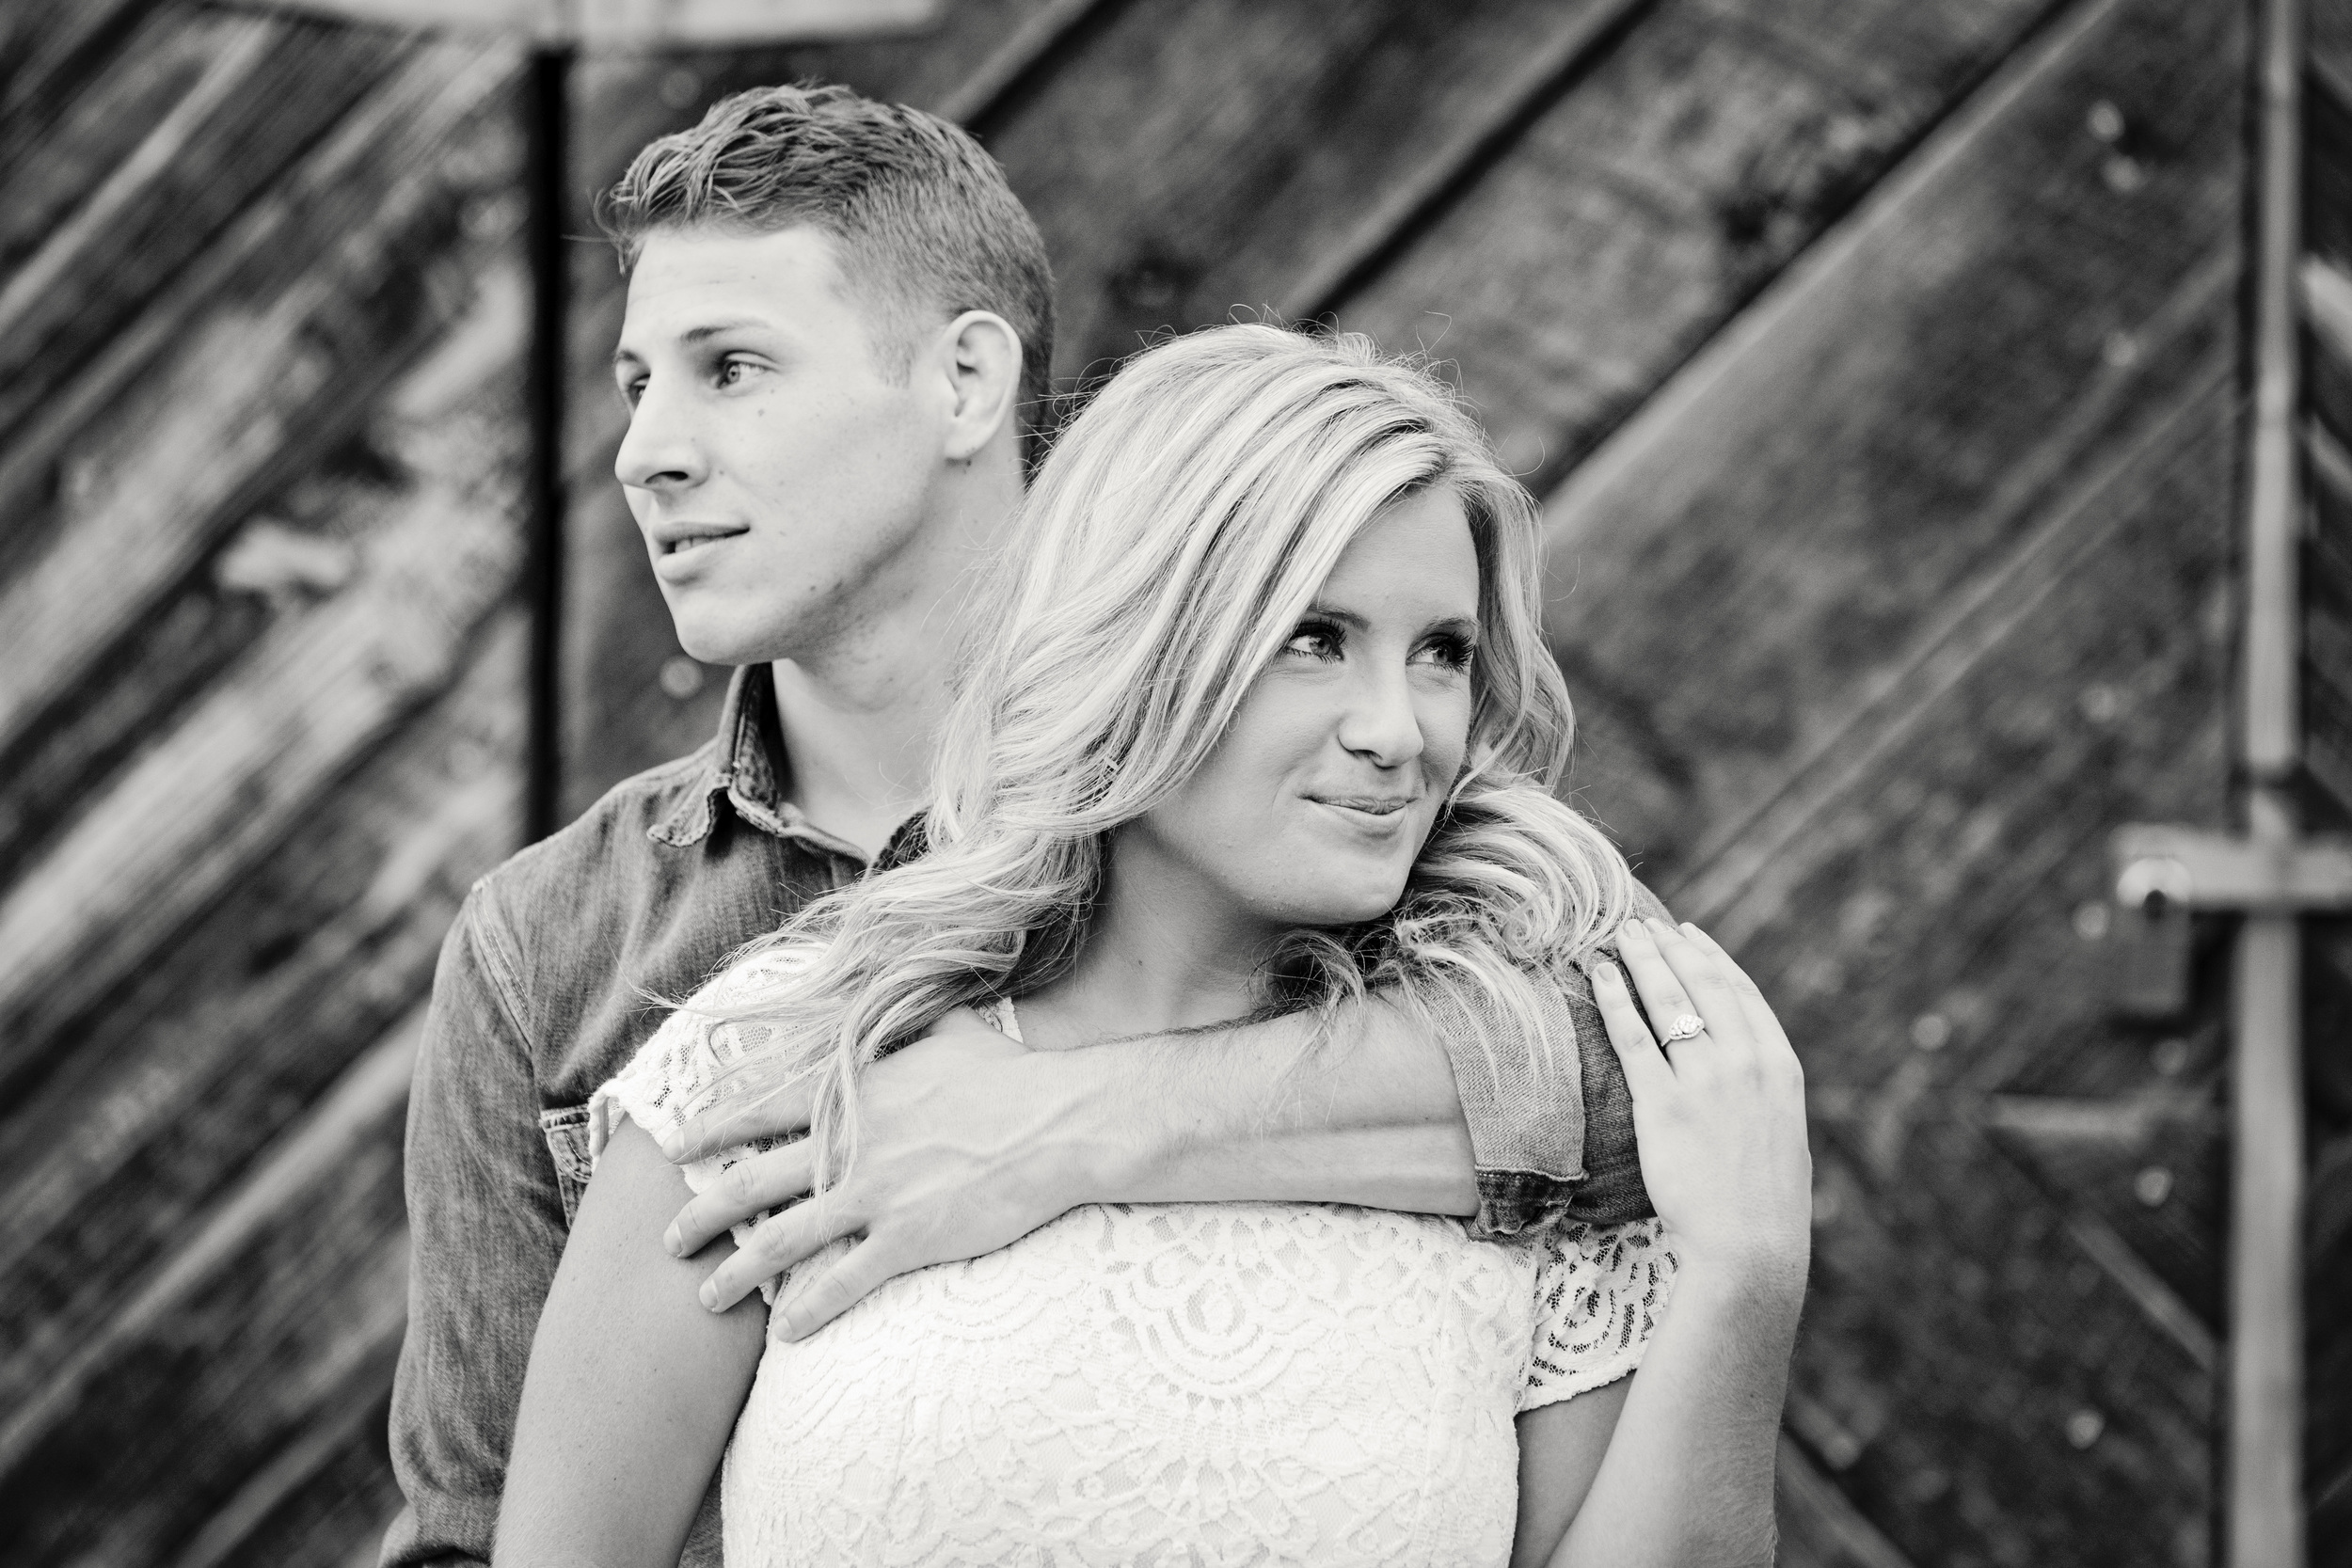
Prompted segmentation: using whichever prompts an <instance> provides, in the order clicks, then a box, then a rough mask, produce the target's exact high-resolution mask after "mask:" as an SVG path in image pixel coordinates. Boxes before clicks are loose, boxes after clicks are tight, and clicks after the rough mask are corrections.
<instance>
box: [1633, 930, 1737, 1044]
mask: <svg viewBox="0 0 2352 1568" xmlns="http://www.w3.org/2000/svg"><path fill="white" fill-rule="evenodd" d="M1677 941H1679V938H1678V937H1677ZM1681 945H1683V946H1684V947H1686V948H1687V947H1688V946H1689V944H1688V943H1687V942H1683V943H1681ZM1664 946H1665V943H1664V942H1663V941H1662V940H1661V932H1660V931H1659V928H1658V926H1657V923H1656V922H1653V921H1648V920H1629V921H1627V922H1626V923H1625V925H1624V926H1623V927H1619V929H1618V932H1617V951H1618V953H1619V954H1620V955H1621V956H1622V957H1623V958H1624V959H1625V967H1626V973H1627V974H1629V975H1630V976H1631V977H1632V980H1633V984H1634V986H1635V988H1636V989H1637V990H1640V992H1641V995H1642V1006H1644V1007H1645V1008H1647V1009H1648V1011H1649V1021H1650V1026H1651V1028H1653V1029H1654V1030H1656V1031H1657V1034H1658V1038H1659V1041H1660V1043H1661V1045H1663V1046H1664V1047H1665V1049H1666V1052H1667V1053H1668V1054H1669V1055H1672V1054H1673V1053H1675V1050H1676V1048H1677V1044H1678V1042H1677V1041H1676V1040H1673V1039H1670V1038H1668V1037H1669V1036H1670V1035H1671V1034H1672V1033H1673V1032H1674V1027H1675V1022H1676V1021H1677V1019H1681V1018H1685V1017H1691V1018H1696V1019H1698V1020H1699V1021H1700V1022H1703V1023H1705V1024H1706V1025H1707V1026H1708V1031H1709V1032H1710V1033H1712V1034H1713V1035H1714V1037H1716V1038H1717V1039H1722V1038H1723V1037H1724V1036H1723V1033H1722V1031H1721V1027H1720V1025H1721V1023H1722V1022H1723V1021H1722V1019H1721V1018H1720V1017H1719V1016H1718V1015H1720V1014H1722V1013H1723V1012H1724V1011H1725V1010H1726V1005H1727V1004H1726V1003H1725V1002H1724V1001H1720V1000H1719V1001H1718V1003H1717V1006H1716V1008H1715V1011H1714V1012H1713V1013H1710V1012H1708V1009H1707V1007H1706V1006H1705V1004H1704V1002H1703V1001H1702V999H1701V998H1700V997H1699V996H1698V995H1696V994H1694V988H1693V987H1692V984H1691V977H1690V976H1686V975H1685V974H1681V973H1678V972H1677V969H1676V968H1675V966H1674V965H1673V964H1671V963H1670V962H1668V961H1667V958H1666V954H1665V952H1664ZM1692 951H1695V950H1692ZM1694 967H1695V966H1694V965H1693V964H1692V962H1691V961H1690V959H1689V958H1688V957H1686V958H1684V961H1683V964H1682V968H1683V969H1685V970H1692V969H1694ZM1739 1037H1740V1036H1739V1035H1737V1034H1735V1035H1734V1036H1733V1038H1735V1039H1736V1038H1739Z"/></svg>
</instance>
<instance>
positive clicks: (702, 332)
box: [612, 316, 771, 368]
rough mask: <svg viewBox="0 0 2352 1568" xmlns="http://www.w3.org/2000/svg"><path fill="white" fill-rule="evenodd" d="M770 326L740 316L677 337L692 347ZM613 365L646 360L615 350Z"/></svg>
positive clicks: (711, 323)
mask: <svg viewBox="0 0 2352 1568" xmlns="http://www.w3.org/2000/svg"><path fill="white" fill-rule="evenodd" d="M769 325H771V324H770V323H767V322H764V321H761V320H760V319H759V318H758V317H756V316H739V317H737V318H735V319H733V320H731V321H719V322H707V323H705V324H704V325H701V326H690V327H688V328H687V329H686V330H685V331H683V332H681V333H679V334H678V335H677V341H679V342H681V343H684V344H687V345H688V346H690V347H691V346H692V345H693V344H696V343H700V342H706V341H708V340H710V339H712V338H717V337H720V336H722V335H723V334H725V333H729V332H741V331H744V330H747V329H758V328H765V327H767V326H769ZM612 363H613V365H614V367H615V368H618V367H619V366H622V365H640V364H643V363H644V356H641V355H639V354H638V353H637V351H636V350H634V349H630V348H615V349H614V350H613V351H612Z"/></svg>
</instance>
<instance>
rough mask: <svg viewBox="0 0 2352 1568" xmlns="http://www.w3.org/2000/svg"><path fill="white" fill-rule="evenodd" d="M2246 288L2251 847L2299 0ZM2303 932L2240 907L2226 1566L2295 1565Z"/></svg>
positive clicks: (2283, 560)
mask: <svg viewBox="0 0 2352 1568" xmlns="http://www.w3.org/2000/svg"><path fill="white" fill-rule="evenodd" d="M2262 16H2263V24H2264V28H2263V39H2262V44H2261V47H2262V61H2261V75H2260V86H2259V89H2258V90H2259V93H2260V105H2259V109H2260V116H2259V123H2260V125H2261V136H2262V142H2261V153H2260V155H2261V168H2260V182H2261V183H2260V192H2261V196H2260V201H2261V205H2260V219H2259V226H2258V230H2257V239H2256V253H2255V257H2254V265H2255V269H2256V270H2255V293H2254V377H2255V379H2254V415H2253V429H2252V433H2251V450H2250V452H2249V464H2248V471H2249V484H2250V495H2249V500H2248V508H2247V514H2248V548H2247V608H2246V643H2245V653H2246V657H2245V671H2246V688H2245V694H2244V702H2243V707H2242V718H2243V727H2242V733H2241V751H2240V755H2241V758H2242V760H2243V762H2244V764H2245V768H2246V776H2247V784H2248V789H2249V799H2248V802H2247V805H2248V816H2249V821H2248V828H2249V832H2250V834H2251V836H2252V837H2253V839H2254V840H2255V842H2256V843H2258V844H2259V843H2268V844H2279V845H2284V844H2286V843H2288V842H2290V841H2292V840H2293V838H2294V837H2295V833H2296V812H2295V807H2294V801H2293V799H2292V796H2291V794H2290V790H2291V787H2292V784H2293V782H2294V778H2295V772H2296V767H2297V764H2298V759H2299V756H2300V751H2301V736H2299V734H2298V733H2297V732H2298V723H2297V720H2298V718H2299V714H2298V711H2297V710H2298V705H2299V699H2298V692H2297V678H2296V677H2297V668H2296V661H2297V658H2298V657H2299V652H2300V650H2299V646H2298V644H2299V638H2298V636H2297V633H2298V630H2299V622H2300V619H2301V594H2300V592H2299V588H2298V584H2297V582H2296V578H2297V572H2296V551H2297V545H2298V541H2299V537H2300V534H2301V531H2302V530H2301V522H2302V500H2301V496H2300V494H2299V490H2300V486H2299V484H2298V480H2299V477H2300V452H2299V451H2298V441H2297V438H2296V416H2297V412H2298V405H2299V403H2300V401H2301V400H2300V388H2299V385H2298V383H2299V373H2298V372H2299V370H2300V365H2299V354H2300V342H2299V337H2300V334H2299V330H2298V315H2297V310H2296V263H2297V261H2298V260H2299V258H2300V256H2301V252H2302V222H2301V219H2302V210H2301V205H2302V194H2303V193H2302V156H2301V153H2302V81H2303V15H2302V5H2301V0H2264V5H2263V8H2262ZM2301 956H2302V954H2301V940H2300V928H2299V927H2298V925H2297V923H2296V918H2295V916H2293V915H2291V914H2250V915H2249V916H2247V918H2246V921H2245V924H2244V926H2243V927H2242V928H2241V929H2240V931H2239V935H2238V946H2237V954H2236V965H2235V972H2234V976H2233V978H2234V985H2233V999H2232V1023H2233V1036H2234V1041H2235V1050H2234V1052H2233V1061H2232V1074H2231V1109H2232V1117H2231V1123H2232V1125H2231V1132H2232V1142H2233V1167H2234V1180H2233V1182H2232V1184H2231V1226H2230V1386H2229V1398H2230V1442H2229V1462H2228V1463H2229V1470H2228V1502H2227V1506H2228V1510H2229V1512H2228V1516H2227V1527H2226V1528H2227V1541H2228V1559H2227V1560H2228V1562H2229V1565H2230V1568H2303V1563H2304V1520H2303V1486H2302V1480H2303V1376H2302V1367H2303V1297H2302V1291H2303V1271H2302V1259H2301V1252H2302V1248H2301V1243H2302V1228H2303V1191H2302V1189H2303V1095H2302V1041H2301V1038H2300V1035H2301V1024H2302V1016H2301V1013H2302V985H2301V973H2300V962H2301Z"/></svg>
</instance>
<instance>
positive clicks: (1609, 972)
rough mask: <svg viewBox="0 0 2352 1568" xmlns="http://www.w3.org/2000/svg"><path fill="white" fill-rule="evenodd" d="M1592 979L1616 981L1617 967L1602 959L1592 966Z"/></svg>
mask: <svg viewBox="0 0 2352 1568" xmlns="http://www.w3.org/2000/svg"><path fill="white" fill-rule="evenodd" d="M1593 978H1594V979H1596V980H1614V979H1617V978H1618V974H1617V966H1616V965H1615V964H1613V963H1611V962H1610V961H1609V960H1608V959H1606V958H1603V959H1602V960H1601V961H1600V962H1598V963H1597V964H1595V965H1594V966H1593Z"/></svg>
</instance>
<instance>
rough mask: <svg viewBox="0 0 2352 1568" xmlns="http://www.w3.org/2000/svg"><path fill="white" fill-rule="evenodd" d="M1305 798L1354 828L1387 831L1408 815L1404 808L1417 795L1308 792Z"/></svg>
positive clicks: (1364, 830)
mask: <svg viewBox="0 0 2352 1568" xmlns="http://www.w3.org/2000/svg"><path fill="white" fill-rule="evenodd" d="M1307 799H1308V800H1312V801H1313V802H1314V803H1315V804H1316V805H1319V806H1321V807H1323V808H1324V809H1325V810H1326V811H1327V812H1329V813H1330V814H1331V815H1332V816H1336V817H1338V818H1339V819H1340V820H1341V821H1343V822H1344V823H1346V824H1347V825H1348V826H1349V827H1351V828H1353V829H1355V830H1356V831H1357V832H1363V833H1375V834H1379V833H1391V832H1395V831H1396V830H1397V829H1398V828H1399V827H1401V826H1403V825H1404V824H1405V823H1406V822H1407V821H1410V820H1411V818H1410V817H1409V816H1407V815H1406V811H1405V808H1406V806H1409V805H1411V804H1412V803H1413V801H1414V800H1416V799H1418V797H1415V796H1410V795H1310V796H1308V797H1307Z"/></svg>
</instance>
